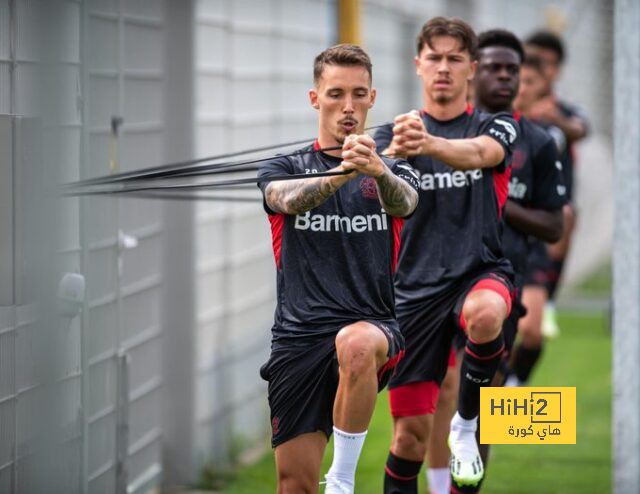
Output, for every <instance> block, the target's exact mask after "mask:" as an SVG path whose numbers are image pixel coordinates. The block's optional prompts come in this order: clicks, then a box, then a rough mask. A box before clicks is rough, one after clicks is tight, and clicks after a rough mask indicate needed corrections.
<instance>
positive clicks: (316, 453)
mask: <svg viewBox="0 0 640 494" xmlns="http://www.w3.org/2000/svg"><path fill="white" fill-rule="evenodd" d="M326 445H327V436H325V435H324V433H323V432H319V431H318V432H311V433H308V434H302V435H300V436H297V437H295V438H293V439H291V440H290V441H287V442H285V443H282V444H281V445H279V446H277V447H276V449H275V456H276V471H277V475H278V494H315V493H317V492H318V481H319V475H320V466H321V464H322V456H323V454H324V449H325V447H326Z"/></svg>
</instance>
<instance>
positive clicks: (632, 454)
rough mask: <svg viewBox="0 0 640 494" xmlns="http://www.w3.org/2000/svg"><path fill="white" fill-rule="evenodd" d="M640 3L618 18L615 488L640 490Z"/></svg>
mask: <svg viewBox="0 0 640 494" xmlns="http://www.w3.org/2000/svg"><path fill="white" fill-rule="evenodd" d="M638 25H640V2H638V1H637V0H616V2H615V19H614V36H615V48H614V84H615V86H614V92H613V94H614V132H613V139H614V159H613V163H614V166H615V169H614V177H615V183H614V187H615V188H614V190H615V194H614V195H615V227H614V252H613V316H614V319H613V447H612V450H613V461H614V465H613V486H614V492H615V494H626V493H636V492H640V414H638V409H639V407H640V382H639V381H638V379H637V376H638V375H640V360H639V359H638V353H640V305H639V304H638V301H639V300H640V234H639V232H640V32H639V31H638Z"/></svg>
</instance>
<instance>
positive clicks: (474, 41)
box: [416, 17, 478, 60]
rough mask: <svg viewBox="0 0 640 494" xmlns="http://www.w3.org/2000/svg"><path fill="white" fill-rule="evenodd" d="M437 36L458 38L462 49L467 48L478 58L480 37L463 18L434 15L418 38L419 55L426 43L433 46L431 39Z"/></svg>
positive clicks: (472, 56) (471, 54)
mask: <svg viewBox="0 0 640 494" xmlns="http://www.w3.org/2000/svg"><path fill="white" fill-rule="evenodd" d="M435 36H451V37H452V38H457V39H458V40H460V42H461V43H462V49H463V50H466V51H467V52H468V53H469V55H470V56H471V59H472V60H474V59H475V58H476V52H477V51H478V38H477V37H476V33H475V32H474V31H473V29H472V28H471V26H470V25H469V24H467V23H466V22H464V21H463V20H462V19H458V18H456V17H451V18H447V17H434V18H433V19H430V20H428V21H427V22H426V23H425V25H424V26H422V29H421V30H420V34H418V38H417V39H416V48H417V49H418V55H420V52H421V51H422V48H424V45H427V46H429V47H430V48H433V45H432V44H431V40H432V39H433V38H434V37H435Z"/></svg>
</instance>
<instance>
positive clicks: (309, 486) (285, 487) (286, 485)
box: [278, 472, 318, 494]
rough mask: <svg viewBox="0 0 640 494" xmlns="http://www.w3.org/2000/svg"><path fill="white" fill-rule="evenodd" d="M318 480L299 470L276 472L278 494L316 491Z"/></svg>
mask: <svg viewBox="0 0 640 494" xmlns="http://www.w3.org/2000/svg"><path fill="white" fill-rule="evenodd" d="M317 484H318V482H317V481H314V479H312V478H311V477H310V476H304V475H303V474H301V473H300V472H297V473H295V474H294V473H293V472H278V494H302V493H304V494H312V493H315V492H317V488H318V485H317Z"/></svg>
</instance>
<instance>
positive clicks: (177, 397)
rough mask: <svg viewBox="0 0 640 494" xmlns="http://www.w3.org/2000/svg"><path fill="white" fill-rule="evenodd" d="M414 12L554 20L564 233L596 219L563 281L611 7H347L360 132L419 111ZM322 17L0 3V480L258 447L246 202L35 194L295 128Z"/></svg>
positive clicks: (308, 112) (218, 455)
mask: <svg viewBox="0 0 640 494" xmlns="http://www.w3.org/2000/svg"><path fill="white" fill-rule="evenodd" d="M578 4H579V6H578ZM578 7H579V8H578ZM436 14H442V15H458V16H461V17H463V18H465V19H466V20H468V21H469V22H471V23H472V25H474V26H475V27H476V28H477V30H482V29H485V28H490V27H506V28H511V29H513V30H514V31H515V32H516V33H517V34H521V35H524V34H527V33H528V32H530V31H531V30H533V29H534V28H535V27H538V26H541V25H549V24H550V23H551V24H553V23H556V24H558V23H561V22H564V33H565V35H566V39H567V43H568V49H569V69H568V70H566V71H565V74H564V78H563V81H562V90H563V91H565V92H567V93H568V94H570V96H571V97H572V98H575V102H576V103H579V104H581V105H582V106H584V107H585V108H587V110H588V111H589V113H590V115H591V117H592V120H593V121H594V136H593V138H592V139H591V140H590V141H588V143H587V145H586V147H585V148H584V151H585V153H584V156H583V157H582V159H581V160H580V165H579V166H580V168H579V170H580V171H579V173H578V174H579V181H580V182H579V187H578V202H579V205H580V207H581V208H582V211H583V214H582V217H583V218H584V219H581V221H582V223H581V225H582V226H581V227H580V228H582V230H579V232H578V240H577V244H578V245H580V242H581V240H580V239H581V238H584V235H585V234H586V233H587V232H590V231H593V229H594V228H599V231H604V232H605V235H601V236H600V237H599V238H598V242H594V241H592V242H590V244H591V247H592V248H591V249H586V251H588V252H587V253H586V254H585V253H584V252H585V250H582V249H581V250H580V251H579V252H580V255H579V256H578V257H579V258H580V259H578V260H576V261H573V260H572V262H573V264H574V266H577V267H575V268H572V269H574V273H576V276H577V275H578V274H579V273H580V272H581V269H582V270H583V269H584V268H583V267H582V266H589V265H593V262H595V260H598V259H600V258H601V257H602V255H603V252H606V249H607V247H608V245H610V236H607V234H606V232H607V228H610V222H608V223H607V220H608V216H607V215H608V214H609V213H610V204H609V202H608V198H607V196H606V194H602V193H601V192H599V193H598V194H596V193H595V187H596V185H597V186H598V187H600V188H601V187H602V186H603V185H604V186H605V187H606V186H607V183H610V176H611V167H610V166H609V163H610V159H609V155H610V130H609V128H610V124H611V116H610V115H611V112H610V102H611V89H610V86H608V80H609V77H610V71H607V70H602V67H603V64H604V66H607V64H610V63H611V59H610V54H611V34H612V32H611V15H612V6H611V3H610V2H595V1H591V2H576V1H571V0H566V1H557V2H554V6H553V7H547V8H541V7H540V6H538V5H536V6H532V4H531V2H525V1H507V0H491V1H486V2H472V1H467V0H456V1H448V2H447V1H444V0H428V1H417V0H402V1H393V2H392V1H383V0H367V1H364V2H363V37H364V39H363V44H364V45H365V47H366V49H367V50H368V51H369V53H370V55H371V57H372V60H373V64H374V85H375V86H376V87H377V88H378V91H379V96H378V100H377V104H376V106H375V108H374V109H373V111H372V112H371V114H370V122H369V123H370V124H371V125H374V124H379V123H382V122H385V121H389V120H390V119H391V118H393V116H394V115H396V114H397V113H399V112H402V111H406V110H408V109H410V108H416V107H419V106H420V104H421V99H420V86H419V81H418V79H417V77H416V76H415V75H414V71H413V61H412V59H413V55H414V37H415V34H416V33H417V32H418V29H419V27H420V25H421V24H422V23H423V22H424V20H426V19H427V18H429V17H431V16H433V15H436ZM335 15H336V8H335V2H334V1H331V0H305V1H300V0H236V1H232V0H197V1H196V0H194V1H181V2H177V1H175V2H174V1H173V0H144V1H142V0H139V1H128V0H85V1H82V0H66V1H63V0H60V1H52V2H43V1H36V0H0V114H3V115H1V116H0V165H1V166H0V170H1V171H0V173H2V177H0V228H1V229H2V232H1V233H2V235H0V256H1V257H0V261H2V262H1V263H0V273H1V277H2V279H1V280H0V492H41V491H42V490H43V489H44V488H45V486H47V488H49V490H53V491H58V492H114V491H116V490H119V491H121V492H124V490H128V491H129V492H144V491H146V490H147V489H148V488H150V487H153V486H158V485H161V484H162V483H163V482H164V483H165V484H176V483H186V482H195V481H197V479H198V477H199V475H200V473H201V471H202V469H203V468H204V467H205V466H207V465H214V467H215V468H224V467H225V466H227V465H228V464H229V463H231V462H233V461H235V460H236V459H237V458H238V456H239V455H240V454H242V453H243V452H245V451H247V450H248V449H251V448H253V447H254V446H255V445H256V444H258V445H263V446H266V445H267V440H266V438H267V435H268V426H269V423H268V420H267V404H266V386H265V384H264V383H263V382H262V381H261V380H260V378H259V377H258V367H259V365H260V364H261V363H263V362H264V361H265V360H266V358H267V355H268V353H269V339H270V332H269V328H270V325H271V322H272V314H273V309H274V305H275V272H274V262H273V257H272V256H273V254H272V251H271V244H270V238H269V227H268V222H267V220H266V217H265V215H264V213H263V212H262V210H261V207H260V204H259V203H255V204H248V205H237V204H230V203H203V204H197V205H194V204H187V203H185V204H178V203H171V204H169V203H160V202H155V201H143V200H135V199H107V198H91V199H87V198H84V199H63V200H57V201H54V199H53V198H52V195H51V194H50V192H51V190H50V189H51V186H52V185H53V184H56V183H60V182H66V181H72V180H76V179H79V178H88V177H94V176H98V175H105V174H108V173H110V172H112V171H116V170H122V171H124V170H132V169H140V168H145V167H148V166H152V165H157V164H160V163H163V162H168V161H175V160H183V159H188V158H191V157H201V156H207V155H215V154H219V153H223V152H230V151H237V150H241V149H246V148H249V147H255V146H259V145H264V144H271V143H274V142H286V141H292V140H296V139H301V138H312V137H314V135H315V132H316V115H315V113H314V111H313V110H312V109H311V108H310V106H309V104H308V102H307V96H306V93H307V90H308V88H309V87H310V85H311V82H312V81H311V71H312V67H311V66H312V60H313V57H314V56H315V55H316V54H317V53H319V52H320V51H321V50H322V49H324V48H326V47H327V46H328V45H331V44H333V43H334V41H335V37H336V27H335ZM585 81H588V83H587V82H585ZM119 119H122V120H121V121H120V120H119ZM120 122H121V123H120ZM255 196H256V197H258V193H257V191H256V192H255ZM608 208H609V209H608ZM5 232H8V233H6V234H5ZM581 235H582V236H581ZM574 252H576V249H574ZM576 258H577V257H575V256H574V258H572V259H576ZM585 259H586V260H585ZM64 273H80V274H82V275H83V276H84V278H85V280H86V296H85V299H84V303H83V305H82V311H81V314H80V315H79V316H78V317H71V315H65V316H60V315H56V314H59V308H58V307H57V306H56V303H57V302H56V297H57V289H58V287H57V285H58V282H59V281H60V280H61V279H62V277H63V275H64Z"/></svg>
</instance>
